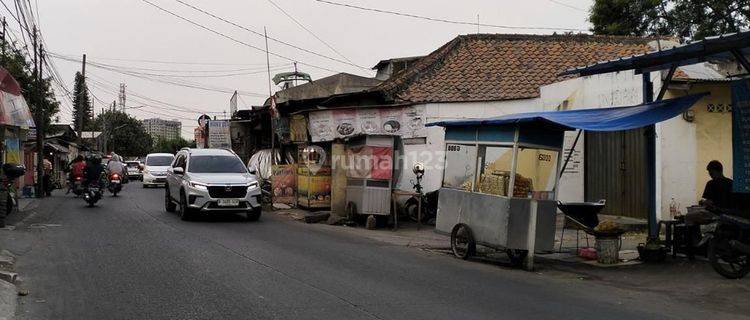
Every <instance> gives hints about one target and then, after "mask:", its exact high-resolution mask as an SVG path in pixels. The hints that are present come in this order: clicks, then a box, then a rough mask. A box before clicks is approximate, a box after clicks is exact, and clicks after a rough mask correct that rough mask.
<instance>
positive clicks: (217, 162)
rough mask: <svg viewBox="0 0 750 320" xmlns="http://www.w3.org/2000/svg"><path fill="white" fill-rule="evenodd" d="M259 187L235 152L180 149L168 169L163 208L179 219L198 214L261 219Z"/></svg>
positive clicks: (253, 176)
mask: <svg viewBox="0 0 750 320" xmlns="http://www.w3.org/2000/svg"><path fill="white" fill-rule="evenodd" d="M260 194H261V193H260V186H259V185H258V181H257V180H256V179H255V175H254V174H253V173H251V172H249V171H248V169H247V168H246V167H245V165H244V164H243V163H242V160H240V157H238V156H237V155H236V154H235V153H234V152H232V151H229V150H224V149H182V150H180V152H178V153H177V155H176V156H175V159H174V161H173V162H172V165H171V167H170V168H169V169H167V185H166V192H165V195H164V206H165V209H166V210H167V211H169V212H174V211H175V210H177V209H178V208H179V210H178V212H179V215H180V218H182V220H189V219H191V218H192V216H193V215H194V214H195V213H197V212H205V213H209V212H245V213H246V215H247V220H249V221H255V220H258V219H259V218H260V214H261V206H260Z"/></svg>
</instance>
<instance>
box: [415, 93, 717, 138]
mask: <svg viewBox="0 0 750 320" xmlns="http://www.w3.org/2000/svg"><path fill="white" fill-rule="evenodd" d="M706 95H708V93H699V94H693V95H688V96H683V97H679V98H674V99H668V100H661V101H657V102H651V103H646V104H639V105H635V106H629V107H615V108H599V109H578V110H566V111H545V112H528V113H518V114H510V115H505V116H500V117H494V118H486V119H472V120H453V121H440V122H433V123H429V124H427V126H440V127H466V126H493V125H507V124H516V123H519V124H520V123H537V124H543V125H545V126H547V127H548V128H550V129H557V130H575V129H581V130H588V131H619V130H629V129H635V128H640V127H645V126H647V125H651V124H654V123H657V122H661V121H664V120H668V119H671V118H673V117H675V116H677V115H679V114H681V113H683V112H685V111H686V110H687V109H689V108H690V107H691V106H692V105H693V104H695V103H696V102H697V101H698V100H700V99H701V98H703V97H704V96H706Z"/></svg>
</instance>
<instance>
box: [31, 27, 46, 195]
mask: <svg viewBox="0 0 750 320" xmlns="http://www.w3.org/2000/svg"><path fill="white" fill-rule="evenodd" d="M33 33H34V34H33V35H32V42H31V45H32V48H33V50H34V81H35V82H36V83H37V87H38V88H37V90H39V95H38V100H37V101H36V105H35V106H34V107H35V108H34V124H35V125H36V192H34V193H35V194H36V197H37V198H43V197H44V190H45V189H44V179H43V178H44V129H43V128H44V111H42V99H44V96H43V94H42V82H41V81H40V79H41V78H42V76H41V74H42V70H41V66H42V64H41V63H40V60H41V59H40V58H41V57H40V56H41V53H42V49H41V47H40V48H39V50H38V51H37V38H36V37H37V35H36V26H34V30H33Z"/></svg>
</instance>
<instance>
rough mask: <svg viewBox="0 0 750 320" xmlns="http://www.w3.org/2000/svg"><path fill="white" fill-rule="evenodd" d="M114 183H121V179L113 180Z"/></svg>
mask: <svg viewBox="0 0 750 320" xmlns="http://www.w3.org/2000/svg"><path fill="white" fill-rule="evenodd" d="M112 183H120V180H112Z"/></svg>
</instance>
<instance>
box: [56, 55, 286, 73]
mask: <svg viewBox="0 0 750 320" xmlns="http://www.w3.org/2000/svg"><path fill="white" fill-rule="evenodd" d="M50 53H52V54H55V55H58V56H61V57H66V58H70V59H75V58H76V57H77V56H74V55H69V54H62V53H57V52H50ZM101 60H120V61H136V62H138V61H140V62H143V61H151V62H154V60H136V59H115V58H93V59H92V58H91V57H90V56H88V55H87V56H86V61H93V62H97V63H98V64H101V65H106V66H110V67H114V68H120V69H133V70H144V71H160V72H174V73H221V72H241V71H258V70H261V69H263V70H265V69H266V64H265V63H263V64H257V65H256V67H253V68H232V69H209V70H205V69H162V68H143V67H130V66H122V65H114V64H109V63H104V62H101ZM158 63H172V64H189V65H203V64H204V63H199V62H194V63H193V62H166V61H159V62H158ZM207 65H212V64H207ZM223 65H235V64H223ZM239 65H240V64H237V66H239ZM248 65H253V64H248ZM288 65H289V63H287V62H284V63H276V64H272V65H271V66H272V67H281V66H288Z"/></svg>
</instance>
